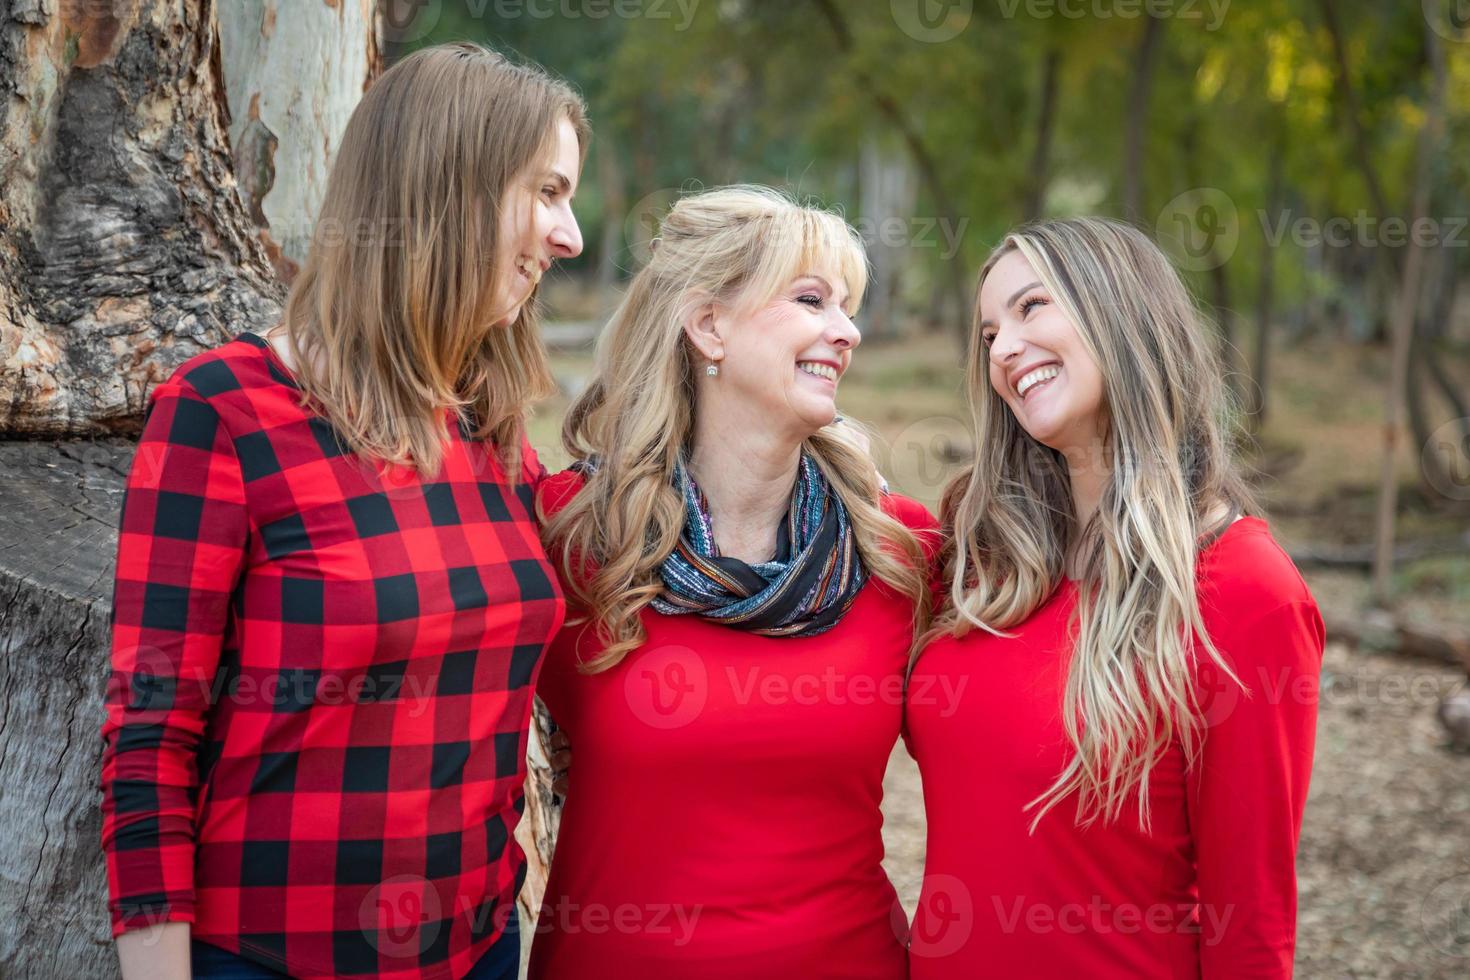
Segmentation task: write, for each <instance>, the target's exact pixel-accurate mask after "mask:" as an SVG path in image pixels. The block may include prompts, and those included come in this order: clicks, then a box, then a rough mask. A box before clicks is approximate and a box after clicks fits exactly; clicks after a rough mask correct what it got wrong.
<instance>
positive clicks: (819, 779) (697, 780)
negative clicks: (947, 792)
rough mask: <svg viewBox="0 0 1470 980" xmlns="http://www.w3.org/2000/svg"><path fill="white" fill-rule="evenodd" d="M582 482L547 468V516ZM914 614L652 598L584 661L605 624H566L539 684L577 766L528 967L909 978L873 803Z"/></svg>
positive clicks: (863, 606) (858, 606)
mask: <svg viewBox="0 0 1470 980" xmlns="http://www.w3.org/2000/svg"><path fill="white" fill-rule="evenodd" d="M582 483H583V481H582V478H581V477H580V476H579V475H578V474H576V473H573V472H566V473H562V474H558V475H557V476H553V477H550V478H548V479H547V481H546V482H545V483H544V484H543V487H542V494H543V500H544V502H545V505H546V509H547V511H548V512H549V513H554V512H555V511H556V510H558V509H560V508H561V507H562V506H564V505H565V503H566V502H567V501H569V500H570V499H571V497H572V496H573V495H574V494H575V493H576V492H577V490H578V489H579V488H580V487H581V486H582ZM885 508H886V509H887V511H888V513H890V514H892V515H894V516H895V517H897V518H899V519H900V520H902V521H903V522H904V523H905V524H907V525H908V526H909V527H912V528H915V529H926V528H932V527H933V526H934V519H933V517H932V516H930V515H929V513H928V512H927V511H926V510H925V509H924V508H923V506H922V505H920V504H917V503H915V502H913V501H911V500H907V499H905V498H902V497H896V496H894V497H887V498H886V502H885ZM911 613H912V604H911V603H909V602H908V601H907V600H905V599H903V598H902V597H901V596H898V595H897V594H896V593H893V592H892V591H890V590H889V589H888V588H887V587H885V586H884V585H883V584H882V583H880V582H878V581H877V580H875V579H869V581H868V582H867V583H866V584H865V585H864V586H863V588H862V590H861V592H860V593H859V594H858V597H857V599H856V600H855V601H854V603H853V605H852V607H851V608H850V609H849V610H848V612H847V614H846V615H845V616H844V617H843V618H842V620H841V621H840V622H839V623H838V624H837V625H836V626H835V627H833V628H832V629H830V630H828V631H827V632H825V633H821V634H818V635H816V636H810V637H800V638H780V639H774V638H770V637H763V636H757V635H754V634H751V633H747V632H742V631H739V630H734V629H731V628H729V627H725V626H720V625H716V624H713V623H710V622H708V621H705V620H702V619H700V618H698V617H696V616H692V615H691V616H665V615H661V614H659V613H657V612H653V611H652V610H645V611H644V613H643V625H644V627H645V629H647V631H648V634H647V635H648V640H647V642H646V643H645V644H644V645H643V646H642V647H640V648H638V649H637V650H634V651H632V652H631V653H629V654H628V655H627V657H625V658H624V659H623V660H622V661H621V662H620V663H618V664H617V665H616V666H614V667H613V668H611V669H609V670H606V671H603V672H601V673H597V674H590V675H589V674H582V673H579V672H578V670H577V663H578V662H579V660H586V659H588V658H589V657H591V656H595V655H596V653H597V652H599V650H600V647H599V645H598V644H597V642H596V639H595V633H594V632H593V631H592V629H591V628H590V627H588V626H586V625H585V624H584V625H580V626H572V627H568V628H566V629H564V630H562V632H561V633H560V635H558V636H557V638H556V639H555V640H554V641H553V643H552V646H551V649H550V650H549V651H548V653H547V658H546V662H545V665H544V666H543V668H542V670H541V673H540V676H539V679H538V682H537V693H538V694H540V696H541V697H542V699H543V700H545V702H546V704H547V707H548V708H549V709H550V711H551V714H552V717H553V718H555V719H556V721H557V723H558V724H559V725H561V726H562V727H563V728H564V729H566V731H567V733H568V735H569V737H570V739H571V743H572V749H573V752H574V753H575V756H576V758H575V761H574V763H573V765H572V770H571V774H570V785H569V787H568V794H567V802H566V807H565V810H564V812H563V814H562V822H561V830H560V834H559V836H558V839H557V844H556V855H555V857H554V859H553V861H552V867H551V877H550V881H549V882H548V884H547V888H546V898H545V902H544V903H543V906H542V913H541V920H540V923H539V925H538V929H537V934H536V937H535V940H534V944H533V946H532V949H531V965H530V976H531V977H532V978H556V980H562V978H567V980H581V978H590V977H596V978H598V980H616V978H638V980H646V978H651V977H657V978H659V980H749V978H751V977H770V978H786V977H792V978H795V977H801V978H803V980H806V978H822V977H831V978H839V977H840V978H844V980H864V978H871V980H902V978H903V977H904V974H905V969H906V968H905V962H904V949H903V945H902V942H901V936H902V934H903V931H904V926H905V923H904V921H903V914H902V910H901V908H899V907H898V906H897V904H896V895H895V892H894V890H893V887H892V886H891V885H890V884H889V881H888V878H887V876H886V875H885V874H884V871H883V867H882V863H881V862H882V859H883V839H882V822H883V818H882V814H881V812H880V809H879V805H880V803H881V800H882V795H883V773H884V770H885V769H886V767H887V764H888V758H889V755H890V753H891V752H892V749H893V745H894V743H895V742H896V741H897V739H898V736H899V729H900V724H901V712H902V706H903V705H902V702H903V698H902V677H903V671H904V667H905V665H906V663H907V652H908V649H909V646H910V640H911V638H912V635H913V634H912V626H911ZM895 909H898V913H897V920H896V922H897V926H896V927H895V919H894V912H895Z"/></svg>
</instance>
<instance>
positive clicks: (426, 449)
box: [283, 42, 588, 481]
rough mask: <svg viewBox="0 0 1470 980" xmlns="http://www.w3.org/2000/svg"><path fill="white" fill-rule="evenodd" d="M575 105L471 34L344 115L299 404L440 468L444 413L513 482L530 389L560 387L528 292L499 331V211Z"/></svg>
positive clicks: (396, 458)
mask: <svg viewBox="0 0 1470 980" xmlns="http://www.w3.org/2000/svg"><path fill="white" fill-rule="evenodd" d="M562 119H566V120H568V121H570V122H571V124H572V126H573V127H574V128H575V129H576V131H577V136H578V141H579V143H580V145H581V150H582V154H583V156H584V157H585V154H586V147H587V139H588V129H587V123H586V113H585V110H584V108H583V104H582V100H581V99H580V97H578V96H577V95H576V93H575V92H573V91H572V90H571V88H569V87H568V86H567V85H566V84H564V83H563V82H561V81H559V80H557V79H554V78H552V77H551V76H550V75H548V74H546V73H545V72H544V71H542V70H541V69H540V68H537V67H535V66H533V65H519V64H514V63H512V62H510V61H508V60H507V59H506V58H504V57H502V56H501V55H499V54H497V53H495V52H494V51H491V50H489V49H487V48H484V47H481V46H479V45H476V44H472V43H469V42H458V43H453V44H444V45H438V46H436V47H431V48H425V49H423V50H420V51H416V52H414V53H413V54H410V55H408V56H407V57H405V58H404V59H403V60H402V61H400V62H398V63H397V64H395V65H394V66H393V67H392V68H390V69H388V71H387V72H385V73H384V74H383V76H382V77H381V78H379V79H378V80H377V81H376V82H375V83H374V84H373V85H372V87H371V88H369V89H368V91H367V93H366V94H365V95H364V96H363V99H362V101H361V102H360V103H359V104H358V106H357V108H356V109H355V110H354V111H353V113H352V118H351V119H350V120H349V121H348V124H347V128H346V131H345V132H344V134H343V137H342V145H341V147H340V148H339V149H338V151H337V158H336V162H335V163H334V164H333V165H332V173H331V176H330V179H329V181H328V184H327V192H326V195H325V198H324V200H323V203H322V209H321V214H320V216H319V218H318V220H317V223H316V226H315V230H314V233H313V242H312V246H311V251H310V253H309V254H308V256H307V259H306V262H305V264H304V265H303V266H302V269H301V272H300V274H299V275H298V276H297V278H296V280H295V282H294V283H293V284H292V289H291V293H290V296H289V297H288V299H287V302H286V307H285V311H284V315H283V320H284V321H285V325H286V334H287V338H288V343H289V345H290V350H291V353H292V356H293V360H294V362H295V366H294V373H295V375H296V381H297V384H298V386H299V387H300V388H301V390H302V392H303V402H304V403H314V407H315V408H317V410H319V411H320V412H322V414H324V415H325V416H326V417H327V418H328V419H330V421H331V422H332V424H333V426H334V427H335V428H336V429H337V431H338V432H339V433H340V434H341V436H342V437H343V439H344V440H345V442H346V443H347V444H348V446H349V447H350V448H351V449H353V450H354V451H356V452H359V453H362V454H364V455H366V456H369V457H372V458H374V459H379V460H384V461H387V462H390V463H395V464H399V465H412V466H414V467H416V468H417V469H419V470H420V471H421V472H423V473H427V474H433V473H436V472H437V471H438V469H439V466H440V463H441V460H442V455H443V448H444V440H445V436H446V433H445V426H444V415H443V413H444V411H445V410H446V409H452V410H453V411H454V412H455V413H457V414H458V415H459V417H460V419H461V420H465V421H468V422H469V423H470V424H471V425H472V427H473V429H472V435H473V437H474V438H477V439H491V440H493V442H494V443H495V445H496V446H497V448H498V451H499V455H500V459H501V461H502V463H503V464H504V466H505V469H506V473H507V475H508V476H509V478H510V479H511V480H513V481H514V480H515V479H516V478H517V477H518V475H519V471H520V443H521V438H522V433H523V431H524V424H525V413H526V410H527V407H528V405H529V404H530V402H531V401H533V400H535V399H538V398H544V397H546V396H547V395H550V394H552V393H553V392H554V391H555V382H554V379H553V377H552V375H551V369H550V366H549V364H548V362H547V355H546V350H545V347H544V346H543V345H542V343H541V338H540V335H539V333H538V330H537V323H536V321H537V314H536V309H535V302H534V296H533V298H532V299H531V300H529V301H528V302H527V303H526V304H525V306H524V307H523V308H522V310H521V312H520V314H519V316H518V317H517V318H516V320H515V322H514V323H512V324H511V325H510V326H508V327H497V326H496V325H495V323H494V317H495V315H496V313H497V312H499V311H496V310H494V309H492V306H493V305H494V303H495V300H496V295H497V283H496V282H495V281H494V279H495V271H496V270H497V269H499V268H500V265H499V264H498V259H499V258H500V250H501V249H502V248H503V247H505V245H504V243H502V242H498V241H497V240H496V237H497V230H498V227H499V212H500V209H501V208H502V207H503V206H504V204H505V200H504V199H505V197H506V193H507V191H508V189H509V188H510V187H511V183H512V181H513V180H514V179H515V178H516V177H518V176H519V175H520V174H522V173H523V172H524V171H525V170H526V169H527V168H528V167H530V166H532V165H533V164H535V163H536V162H538V161H539V160H542V159H544V158H549V156H550V155H551V152H552V147H553V146H554V139H555V134H556V126H557V123H558V122H559V121H560V120H562Z"/></svg>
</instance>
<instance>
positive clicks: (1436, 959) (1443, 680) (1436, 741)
mask: <svg viewBox="0 0 1470 980" xmlns="http://www.w3.org/2000/svg"><path fill="white" fill-rule="evenodd" d="M1462 680H1463V673H1460V672H1457V671H1455V670H1453V669H1450V668H1446V667H1439V666H1436V665H1433V664H1422V663H1417V662H1410V661H1405V660H1402V659H1398V658H1395V657H1389V656H1373V655H1366V654H1360V653H1357V652H1353V651H1349V650H1347V649H1346V648H1344V647H1342V646H1341V645H1339V644H1330V645H1329V646H1328V648H1327V655H1326V658H1325V662H1324V669H1323V683H1322V699H1321V711H1320V714H1319V721H1318V726H1317V755H1316V764H1315V766H1314V768H1313V772H1312V790H1311V796H1310V799H1309V801H1308V804H1307V815H1306V825H1305V827H1304V828H1303V831H1302V846H1301V853H1300V857H1299V863H1298V867H1299V873H1300V902H1299V906H1300V913H1299V915H1300V929H1299V932H1298V942H1297V976H1298V977H1300V978H1303V980H1318V978H1322V980H1329V978H1330V980H1345V978H1351V980H1366V978H1384V980H1390V978H1391V980H1465V978H1467V977H1470V756H1463V755H1459V756H1457V755H1452V754H1451V753H1449V752H1448V751H1447V750H1446V749H1444V748H1443V743H1444V739H1443V737H1442V735H1441V730H1440V728H1439V726H1438V724H1437V723H1436V722H1435V719H1434V707H1435V705H1436V704H1437V703H1438V701H1439V698H1440V697H1441V696H1442V695H1443V694H1445V693H1447V692H1449V691H1451V690H1453V689H1455V688H1456V687H1457V686H1458V684H1459V683H1460V682H1461V681H1462ZM883 812H884V817H885V827H884V839H885V842H886V843H887V847H888V858H887V860H886V861H885V865H886V867H887V868H888V874H889V877H890V878H891V879H892V880H893V883H894V886H895V887H896V888H897V889H898V892H899V896H900V899H901V900H902V901H903V903H904V907H905V909H907V910H908V911H909V912H910V914H912V912H913V907H914V903H915V901H916V900H917V897H918V889H919V881H920V879H921V877H922V875H923V865H924V815H923V814H924V803H923V796H922V793H921V790H920V785H919V775H918V770H917V768H916V767H915V766H914V763H913V760H911V759H910V758H909V757H908V754H907V753H906V752H905V751H904V750H903V747H902V745H901V744H900V746H899V748H898V751H897V752H895V754H894V757H893V761H892V762H891V763H890V765H889V769H888V778H887V780H886V781H885V800H884V806H883Z"/></svg>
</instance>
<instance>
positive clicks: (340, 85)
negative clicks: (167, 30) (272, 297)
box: [219, 0, 382, 282]
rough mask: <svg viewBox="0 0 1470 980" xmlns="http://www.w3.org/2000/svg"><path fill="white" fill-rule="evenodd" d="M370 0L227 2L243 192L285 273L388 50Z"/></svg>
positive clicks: (226, 52)
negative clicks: (341, 138) (340, 142)
mask: <svg viewBox="0 0 1470 980" xmlns="http://www.w3.org/2000/svg"><path fill="white" fill-rule="evenodd" d="M377 16H378V14H377V12H376V8H375V5H374V4H373V3H372V0H339V2H337V3H320V2H308V3H302V2H299V0H230V2H229V3H225V4H222V5H221V6H220V8H219V29H220V42H221V43H220V50H221V53H222V58H221V64H222V67H223V69H224V83H225V93H226V95H227V97H228V100H229V106H230V146H231V147H233V148H234V159H235V179H236V180H237V181H238V182H239V188H240V197H241V198H242V199H243V200H244V202H245V205H246V207H247V208H248V209H249V211H250V217H251V220H252V223H253V224H254V225H255V227H256V228H257V229H258V235H259V238H260V243H261V245H262V247H264V249H265V251H266V254H267V255H269V256H270V260H271V263H272V264H273V265H274V266H275V270H276V273H277V275H279V276H280V277H281V278H282V279H283V280H285V281H287V282H289V281H291V280H292V279H294V278H295V276H296V271H297V269H298V268H299V263H300V262H301V261H302V260H304V259H305V258H306V252H307V250H308V248H309V247H310V244H311V228H312V219H313V217H314V216H315V215H316V214H317V212H318V211H319V210H320V209H321V203H322V197H323V196H324V195H325V194H326V189H327V175H328V174H329V173H330V172H331V169H332V158H333V156H334V154H335V151H336V148H337V136H338V134H340V133H341V132H342V130H343V129H344V128H345V127H346V126H347V118H348V117H349V116H350V115H351V114H352V109H353V107H354V106H356V105H357V100H358V98H359V97H361V95H362V89H363V81H364V80H365V79H368V78H373V77H376V75H377V74H378V70H379V68H380V66H381V62H382V56H381V54H380V51H379V47H378V34H377V31H376V29H375V23H376V18H377Z"/></svg>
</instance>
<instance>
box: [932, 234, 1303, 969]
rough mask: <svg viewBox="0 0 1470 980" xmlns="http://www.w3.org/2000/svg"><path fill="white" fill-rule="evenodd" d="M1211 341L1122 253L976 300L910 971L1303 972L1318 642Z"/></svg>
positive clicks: (1164, 272) (1086, 240)
mask: <svg viewBox="0 0 1470 980" xmlns="http://www.w3.org/2000/svg"><path fill="white" fill-rule="evenodd" d="M1213 343H1214V342H1213V340H1212V338H1211V337H1210V335H1209V332H1208V331H1207V329H1206V326H1205V324H1204V322H1203V320H1202V318H1201V317H1200V315H1199V313H1198V312H1197V310H1196V308H1195V306H1194V304H1193V302H1192V301H1191V299H1190V297H1189V295H1188V293H1187V292H1186V290H1185V288H1184V284H1183V283H1182V282H1181V281H1180V278H1179V275H1178V273H1176V272H1175V270H1174V269H1173V268H1172V267H1171V266H1170V264H1169V262H1168V260H1167V258H1165V256H1164V255H1163V253H1162V252H1160V251H1159V249H1158V248H1157V246H1155V245H1154V244H1153V243H1152V242H1151V241H1149V240H1148V238H1147V237H1145V236H1144V235H1143V234H1142V233H1140V232H1138V231H1137V230H1135V229H1133V228H1131V227H1129V226H1127V225H1124V224H1121V223H1118V222H1113V221H1107V220H1101V219H1089V218H1079V219H1068V220H1056V221H1045V222H1041V223H1038V224H1033V225H1028V226H1025V227H1023V228H1021V229H1019V230H1018V231H1016V232H1014V233H1012V234H1011V235H1009V236H1008V237H1007V238H1006V239H1005V241H1004V242H1003V244H1002V245H1001V246H1000V247H999V248H998V249H997V250H996V251H995V252H994V254H993V255H992V256H991V258H990V261H989V262H988V263H987V264H986V265H985V268H984V271H983V272H982V273H981V276H980V287H979V292H978V296H977V301H976V310H975V325H974V332H973V334H972V337H971V348H970V360H969V395H970V399H971V404H972V406H973V410H974V424H975V430H976V432H977V445H978V446H979V449H980V452H979V455H978V458H977V459H976V461H975V462H974V464H973V465H972V466H971V467H970V468H969V469H968V470H967V471H965V472H964V473H962V474H961V475H960V476H959V477H957V478H956V480H955V481H954V483H953V484H952V485H951V486H950V487H949V488H948V491H947V493H946V495H945V500H944V507H943V517H944V523H945V530H946V537H945V546H944V555H945V564H944V576H943V578H944V592H945V596H944V608H943V610H942V611H941V613H940V615H939V618H938V622H937V625H936V633H937V634H938V638H937V639H935V640H934V642H933V643H932V644H930V645H929V646H928V647H927V648H926V649H925V650H924V651H923V652H922V654H921V655H920V656H919V658H918V661H917V665H916V667H915V669H914V673H913V679H912V682H911V687H910V690H915V689H918V688H920V687H922V686H924V685H932V684H933V683H934V682H935V681H936V680H938V681H940V682H947V683H948V684H949V685H950V686H951V687H952V686H954V685H955V684H958V683H964V684H966V685H967V687H966V690H967V692H968V694H967V696H966V697H965V698H964V699H963V700H962V701H961V702H960V704H959V710H954V711H951V712H950V713H949V714H947V715H946V714H942V713H940V712H938V711H936V710H934V708H933V706H932V705H929V704H924V703H919V702H917V701H915V702H912V703H911V704H910V705H909V713H908V723H909V735H910V738H911V742H912V746H913V750H914V754H915V757H916V759H917V760H918V762H919V767H920V771H921V773H922V776H923V781H924V802H925V813H926V816H927V818H928V824H929V836H928V855H927V860H926V864H925V882H924V888H923V892H922V895H921V897H920V903H919V911H918V913H917V915H916V917H915V920H914V924H913V933H912V939H911V945H910V970H911V976H913V977H915V978H917V980H960V978H970V977H975V976H998V977H1016V976H1025V977H1034V978H1047V980H1050V978H1057V980H1076V978H1078V977H1087V978H1090V980H1091V978H1116V980H1125V978H1126V980H1139V978H1158V980H1165V978H1175V977H1201V978H1205V980H1241V978H1247V977H1251V978H1264V977H1271V978H1284V977H1289V976H1290V975H1291V969H1292V949H1293V943H1294V939H1295V928H1296V876H1295V855H1296V846H1297V835H1298V833H1299V831H1300V828H1301V821H1302V810H1303V807H1304V805H1305V803H1306V797H1307V781H1308V777H1309V775H1310V773H1311V763H1312V743H1313V736H1314V731H1315V719H1316V697H1317V677H1318V673H1319V671H1320V665H1321V657H1322V644H1323V632H1322V620H1321V617H1320V615H1319V614H1318V611H1317V606H1316V604H1315V602H1313V600H1312V596H1311V594H1310V593H1309V592H1308V590H1307V587H1306V585H1305V584H1304V583H1303V581H1302V579H1301V576H1300V575H1298V574H1297V572H1296V569H1295V568H1294V567H1293V566H1292V563H1291V560H1290V559H1289V558H1288V557H1287V556H1286V554H1285V552H1283V551H1282V550H1281V548H1280V547H1279V546H1278V545H1277V544H1276V542H1275V541H1274V540H1273V538H1272V536H1271V533H1270V531H1269V529H1268V527H1267V525H1266V523H1265V522H1264V521H1262V520H1261V519H1260V518H1259V517H1253V516H1243V515H1244V514H1245V513H1247V512H1248V511H1249V510H1250V509H1251V507H1252V503H1251V498H1250V494H1249V491H1248V490H1247V488H1246V486H1245V484H1244V483H1243V482H1242V480H1241V479H1240V477H1239V476H1238V475H1237V472H1236V467H1235V464H1234V462H1233V460H1232V458H1231V454H1230V449H1229V443H1228V438H1227V434H1228V428H1227V419H1228V415H1227V410H1226V402H1225V394H1224V385H1223V378H1222V373H1221V369H1220V366H1219V364H1218V362H1217V360H1216V356H1215V353H1214V347H1213Z"/></svg>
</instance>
